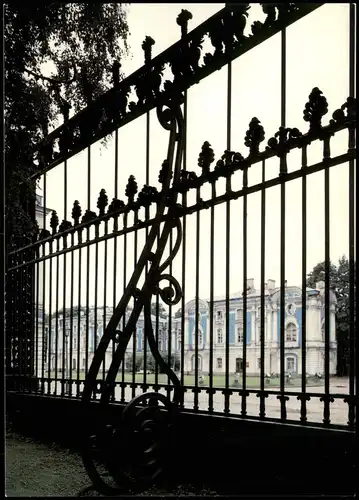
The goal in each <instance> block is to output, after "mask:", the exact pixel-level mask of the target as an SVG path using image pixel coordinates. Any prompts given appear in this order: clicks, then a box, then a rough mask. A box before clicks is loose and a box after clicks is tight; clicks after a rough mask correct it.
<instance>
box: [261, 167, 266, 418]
mask: <svg viewBox="0 0 359 500" xmlns="http://www.w3.org/2000/svg"><path fill="white" fill-rule="evenodd" d="M264 183H265V160H263V162H262V190H261V284H260V288H261V297H260V304H261V313H260V322H261V329H260V351H261V365H260V388H261V394H260V403H259V416H260V418H264V417H265V402H264V369H265V366H264V364H265V359H264V356H265V330H266V328H265V324H264V321H265V317H266V316H265V314H264V313H265V307H266V304H265V288H264V281H265V249H266V239H265V238H266V227H265V222H266V221H265V216H266V190H265V187H264ZM267 335H268V332H267Z"/></svg>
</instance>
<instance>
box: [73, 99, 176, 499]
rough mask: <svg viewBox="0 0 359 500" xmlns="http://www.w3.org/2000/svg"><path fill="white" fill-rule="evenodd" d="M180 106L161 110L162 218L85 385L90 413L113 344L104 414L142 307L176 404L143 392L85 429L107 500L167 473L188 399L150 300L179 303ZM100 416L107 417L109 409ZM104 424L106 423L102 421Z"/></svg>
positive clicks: (89, 462) (93, 470)
mask: <svg viewBox="0 0 359 500" xmlns="http://www.w3.org/2000/svg"><path fill="white" fill-rule="evenodd" d="M181 103H182V99H177V100H170V101H169V102H167V103H166V104H162V105H160V106H159V107H158V108H157V117H158V120H159V122H160V124H161V125H162V127H163V128H164V129H165V130H168V131H169V132H170V134H169V145H168V153H167V158H166V160H165V161H164V162H163V164H162V169H161V172H160V176H159V181H160V182H161V183H162V190H161V192H160V193H159V199H158V201H157V213H156V216H155V219H154V223H153V225H152V227H151V230H150V232H149V234H148V237H147V239H146V243H145V246H144V248H143V250H142V253H141V255H140V258H139V260H138V263H137V265H136V268H135V270H134V272H133V274H132V277H131V279H130V281H129V283H128V286H127V287H126V290H125V292H124V294H123V296H122V298H121V300H120V302H119V304H118V305H117V307H116V309H115V310H114V313H113V315H112V317H111V319H110V321H109V323H108V325H107V327H106V330H105V332H104V335H103V337H102V338H101V341H100V342H99V345H98V347H97V349H96V351H95V354H94V358H93V361H92V364H91V366H90V369H89V371H88V374H87V377H86V380H85V385H84V390H83V393H82V404H83V409H84V410H85V414H86V406H87V405H90V402H91V400H92V398H93V395H94V393H98V392H99V388H98V380H97V376H98V374H99V371H100V367H101V365H102V362H103V360H104V358H105V354H106V350H107V348H108V346H109V344H110V342H111V341H115V342H116V350H115V352H114V355H113V358H112V362H111V365H110V367H109V370H108V372H107V376H106V379H105V380H104V381H102V382H101V387H100V394H101V396H100V413H101V406H106V405H108V404H109V402H110V398H111V394H112V393H113V390H114V388H115V379H116V376H117V374H118V370H119V368H120V366H121V363H123V362H124V359H125V351H126V348H127V345H128V343H129V341H130V338H131V336H132V334H133V332H134V330H135V327H136V323H137V320H138V318H139V315H140V313H141V312H142V310H143V311H144V319H145V329H146V332H147V340H148V344H149V347H150V350H151V352H152V354H153V356H154V358H155V360H156V362H157V363H158V365H159V367H160V368H161V370H162V371H163V372H164V373H166V374H167V375H168V377H169V379H170V380H171V382H172V384H173V389H174V391H173V399H172V401H171V400H170V399H169V398H168V397H166V396H164V395H163V394H160V393H157V392H147V393H144V394H141V395H139V396H136V397H135V398H134V399H133V400H132V401H131V402H130V403H129V404H128V405H127V406H126V407H125V409H124V411H123V413H122V416H121V419H120V421H119V422H117V424H116V425H106V422H104V421H103V423H102V424H99V427H98V429H97V430H96V431H95V432H93V431H91V433H90V434H91V435H90V434H89V433H88V431H87V432H86V436H85V443H84V449H83V453H82V457H83V462H84V466H85V468H86V471H87V473H88V475H89V477H90V479H91V481H92V484H93V487H94V488H95V489H96V490H98V491H99V492H100V493H103V494H105V495H113V494H116V493H119V492H121V491H124V490H128V489H132V490H133V489H136V488H143V487H146V486H148V485H149V484H151V483H152V482H153V481H154V479H155V478H156V477H157V476H158V475H159V474H160V473H161V472H162V470H163V465H164V463H165V461H166V456H167V450H168V445H169V443H170V438H171V432H172V430H173V423H174V418H175V415H176V413H177V411H178V407H179V403H180V402H181V401H182V400H183V394H184V391H183V387H182V385H181V382H180V380H179V379H178V377H177V376H176V374H175V373H174V372H173V370H172V369H171V368H170V366H169V365H168V364H167V363H166V362H165V360H164V359H163V358H162V356H161V354H160V353H159V351H158V348H157V346H156V341H155V337H154V333H153V328H152V321H151V300H152V296H153V295H160V297H161V298H162V300H163V301H164V302H165V303H166V304H168V305H175V304H177V303H178V302H179V301H180V300H181V298H182V290H181V286H180V284H179V283H178V281H177V280H176V279H175V278H174V277H173V276H171V275H170V274H167V273H164V271H165V269H166V268H167V267H168V266H169V265H170V263H171V262H172V260H173V259H174V257H175V256H176V254H177V253H178V250H179V248H180V246H181V242H182V225H181V221H180V218H179V216H178V205H177V191H176V189H171V181H172V186H173V188H174V187H175V186H176V183H178V181H179V178H180V170H181V161H182V151H183V115H182V110H181ZM166 209H168V210H167V214H166V215H167V217H166V221H165V223H164V226H163V228H162V230H161V229H160V226H161V221H162V218H163V216H164V215H165V212H166ZM173 229H176V233H177V234H176V239H175V244H174V246H173V248H171V249H170V255H169V257H168V258H167V259H166V260H165V261H164V262H162V263H161V260H162V257H163V253H164V250H165V247H166V245H167V242H168V239H169V236H170V234H171V232H172V230H173ZM156 241H157V242H158V243H157V249H156V251H153V250H152V248H153V246H154V244H155V242H156ZM146 266H148V272H147V275H146V277H145V281H144V284H143V286H142V288H141V289H139V288H137V284H138V282H139V279H140V278H141V276H142V275H143V273H144V271H145V268H146ZM162 281H168V283H169V284H168V285H167V286H166V287H164V288H161V287H160V284H161V282H162ZM132 298H134V299H135V301H134V307H133V309H132V312H131V314H130V316H129V319H128V320H127V323H126V325H125V327H124V328H123V331H121V332H120V333H118V325H119V324H120V323H121V321H124V318H125V314H126V309H127V306H128V305H129V302H130V300H131V299H132ZM161 405H162V408H161ZM102 414H103V415H105V412H102ZM103 419H105V417H104V416H103ZM107 424H108V422H107ZM100 464H101V465H100ZM101 469H104V470H105V472H104V473H102V472H101Z"/></svg>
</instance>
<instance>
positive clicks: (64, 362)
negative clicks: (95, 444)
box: [57, 235, 69, 396]
mask: <svg viewBox="0 0 359 500" xmlns="http://www.w3.org/2000/svg"><path fill="white" fill-rule="evenodd" d="M66 238H67V235H66V236H65V237H64V240H63V241H64V243H63V246H65V240H66ZM66 257H67V254H64V255H63V258H64V267H63V273H62V276H63V284H62V287H63V288H62V294H63V295H62V387H61V393H62V396H64V395H65V393H66V392H67V391H66V389H67V387H68V383H66V387H65V378H68V375H69V373H68V366H67V365H68V352H67V343H68V340H67V339H68V337H67V336H68V334H69V332H68V330H67V321H66ZM58 293H59V290H57V294H58Z"/></svg>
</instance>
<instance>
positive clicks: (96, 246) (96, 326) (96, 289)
mask: <svg viewBox="0 0 359 500" xmlns="http://www.w3.org/2000/svg"><path fill="white" fill-rule="evenodd" d="M96 227H97V228H98V226H96ZM96 239H97V235H96ZM97 283H98V242H97V241H96V243H95V303H94V308H95V310H94V353H95V352H96V349H97V335H98V315H97V313H98V311H97V308H98V305H97V302H98V288H97Z"/></svg>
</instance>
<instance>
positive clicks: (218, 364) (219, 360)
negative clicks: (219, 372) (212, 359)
mask: <svg viewBox="0 0 359 500" xmlns="http://www.w3.org/2000/svg"><path fill="white" fill-rule="evenodd" d="M217 368H222V358H217Z"/></svg>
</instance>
